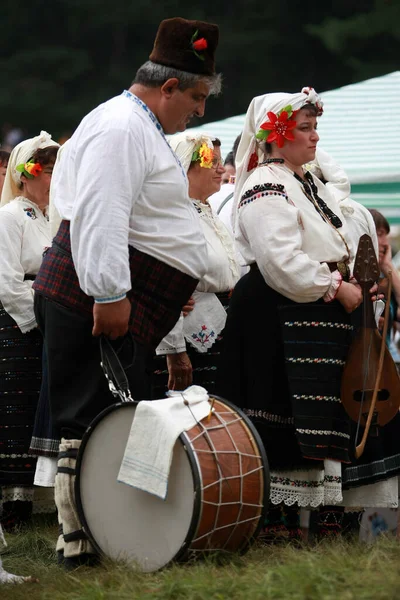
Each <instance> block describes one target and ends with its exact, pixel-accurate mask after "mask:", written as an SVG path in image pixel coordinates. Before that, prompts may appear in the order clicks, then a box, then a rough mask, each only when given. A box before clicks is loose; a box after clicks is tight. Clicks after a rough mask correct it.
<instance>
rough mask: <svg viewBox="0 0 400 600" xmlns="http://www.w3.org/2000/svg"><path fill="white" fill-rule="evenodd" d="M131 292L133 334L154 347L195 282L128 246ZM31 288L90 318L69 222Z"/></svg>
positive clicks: (90, 304) (64, 223) (88, 299)
mask: <svg viewBox="0 0 400 600" xmlns="http://www.w3.org/2000/svg"><path fill="white" fill-rule="evenodd" d="M129 261H130V270H131V283H132V289H131V290H130V291H129V292H128V294H127V296H128V298H129V300H130V301H131V303H132V312H131V325H130V329H131V331H132V334H133V335H134V337H135V338H136V339H137V341H138V342H140V343H142V344H148V345H150V346H151V347H153V348H155V347H156V346H157V345H158V344H159V343H160V341H161V340H162V338H163V337H164V336H165V335H166V334H167V333H168V332H169V331H170V330H171V329H172V327H173V326H174V325H175V323H176V321H177V320H178V318H179V314H180V311H181V309H182V306H183V305H184V304H185V303H186V302H187V300H188V299H189V298H190V296H191V294H192V292H193V291H194V289H195V287H196V285H197V283H198V282H197V280H196V279H193V278H192V277H190V276H189V275H186V274H185V273H181V271H178V270H177V269H174V268H173V267H170V266H169V265H166V264H165V263H163V262H161V261H160V260H158V259H156V258H153V257H152V256H149V255H148V254H144V253H143V252H140V251H139V250H136V249H135V248H133V247H132V246H129ZM33 288H34V290H35V292H36V293H37V294H42V295H43V296H45V297H47V298H49V299H50V300H55V301H56V302H59V303H60V304H62V305H63V306H66V307H68V308H71V309H73V310H75V311H77V312H80V313H87V314H90V315H92V310H93V303H94V300H93V298H92V297H91V296H87V295H86V294H85V293H84V292H83V291H82V290H81V288H80V287H79V281H78V277H77V274H76V271H75V267H74V263H73V261H72V255H71V241H70V235H69V221H62V223H61V226H60V229H59V230H58V233H57V235H56V237H55V238H54V241H53V245H52V246H51V248H49V250H47V252H46V253H45V255H44V258H43V262H42V265H41V267H40V270H39V273H38V274H37V276H36V279H35V282H34V284H33Z"/></svg>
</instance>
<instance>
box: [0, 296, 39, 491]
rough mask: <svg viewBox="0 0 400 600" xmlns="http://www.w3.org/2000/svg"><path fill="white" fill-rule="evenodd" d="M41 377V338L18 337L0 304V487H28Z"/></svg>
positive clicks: (32, 335) (31, 334)
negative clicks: (31, 446)
mask: <svg viewBox="0 0 400 600" xmlns="http://www.w3.org/2000/svg"><path fill="white" fill-rule="evenodd" d="M41 375H42V336H41V334H40V332H39V330H38V329H34V330H32V331H29V332H28V333H21V330H20V329H19V327H18V326H17V324H16V322H15V321H14V319H13V318H12V317H10V315H9V314H8V313H7V312H6V311H5V310H4V308H3V306H2V305H1V304H0V486H12V487H13V486H31V485H33V478H34V473H35V467H36V459H35V458H33V457H32V456H29V454H28V451H29V445H30V441H31V437H32V428H33V423H34V419H35V412H36V407H37V403H38V398H39V392H40V384H41Z"/></svg>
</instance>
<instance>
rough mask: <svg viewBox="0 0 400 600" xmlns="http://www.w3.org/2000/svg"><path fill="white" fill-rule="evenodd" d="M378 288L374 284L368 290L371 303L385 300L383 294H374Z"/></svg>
mask: <svg viewBox="0 0 400 600" xmlns="http://www.w3.org/2000/svg"><path fill="white" fill-rule="evenodd" d="M378 288H379V285H378V284H377V283H374V285H373V286H372V288H371V289H370V290H369V293H370V295H371V301H372V302H375V301H376V300H384V299H385V294H377V293H376V292H377V291H378Z"/></svg>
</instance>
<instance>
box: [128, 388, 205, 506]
mask: <svg viewBox="0 0 400 600" xmlns="http://www.w3.org/2000/svg"><path fill="white" fill-rule="evenodd" d="M169 396H170V397H169V398H165V399H163V400H153V401H149V402H147V401H145V400H142V401H141V402H139V404H138V406H137V408H136V412H135V416H134V419H133V423H132V427H131V431H130V434H129V438H128V442H127V445H126V449H125V453H124V457H123V459H122V464H121V468H120V471H119V474H118V481H119V482H121V483H126V484H127V485H131V486H133V487H135V488H138V489H140V490H144V491H145V492H148V493H149V494H154V495H155V496H158V497H159V498H162V499H163V500H165V498H166V496H167V491H168V475H169V471H170V467H171V461H172V452H173V448H174V445H175V443H176V441H177V439H178V437H179V436H180V434H181V433H182V432H183V431H187V430H189V429H191V428H192V427H194V425H196V423H197V422H198V421H201V420H202V419H204V418H205V417H206V416H207V415H208V414H209V412H210V403H209V401H208V399H209V397H208V394H207V391H206V390H205V389H204V388H202V387H200V386H197V385H192V386H190V387H188V388H187V389H186V390H184V391H183V392H169ZM184 402H186V403H187V404H185V403H184Z"/></svg>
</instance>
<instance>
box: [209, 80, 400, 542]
mask: <svg viewBox="0 0 400 600" xmlns="http://www.w3.org/2000/svg"><path fill="white" fill-rule="evenodd" d="M322 112H323V109H322V102H321V100H320V98H319V96H318V94H317V93H316V92H315V91H314V90H313V89H312V88H303V90H302V92H300V93H298V94H287V93H274V94H266V95H264V96H259V97H257V98H254V99H253V101H252V102H251V104H250V106H249V109H248V111H247V115H246V120H245V127H244V131H243V135H242V139H241V142H240V145H239V148H238V153H237V157H236V168H237V171H236V191H235V214H234V217H235V236H236V241H237V245H238V250H239V251H240V253H241V254H242V256H243V257H244V259H245V260H246V262H247V264H249V265H250V272H249V273H248V274H247V275H245V276H244V277H243V278H242V279H241V280H240V281H239V283H238V284H237V286H236V288H235V290H234V292H233V295H232V299H231V303H230V308H229V315H228V319H227V324H226V328H225V333H224V343H225V348H224V352H223V355H222V357H221V368H220V371H219V374H218V393H219V394H221V395H223V396H225V397H226V398H228V399H229V400H231V401H233V402H235V403H236V404H237V405H238V406H241V407H243V408H244V410H245V412H246V413H247V414H248V415H249V416H250V417H251V419H252V420H253V422H254V424H255V425H256V427H257V429H258V431H259V433H260V435H261V437H262V439H263V442H264V445H265V448H266V452H267V456H268V459H269V463H270V467H271V494H270V500H271V511H270V515H271V521H273V519H274V515H275V516H276V515H277V513H278V512H279V510H280V509H281V508H282V507H284V511H286V512H287V511H288V510H289V507H292V506H296V507H299V506H303V507H314V508H316V507H321V506H330V505H340V504H343V503H344V504H345V505H346V506H352V505H353V504H352V498H351V494H352V492H353V490H349V491H347V492H345V491H344V489H343V484H342V465H343V471H344V472H345V470H346V466H347V467H351V463H352V461H353V460H354V457H353V450H354V448H353V446H354V437H353V434H352V428H351V424H350V419H349V417H348V416H347V414H346V412H345V410H344V408H343V406H342V404H341V400H340V384H341V374H342V368H343V366H344V364H345V360H346V356H347V349H348V346H349V344H350V341H351V336H352V331H353V322H352V313H353V312H354V311H355V310H356V309H357V308H358V306H359V305H360V304H361V302H362V293H361V289H360V287H359V286H358V285H357V282H356V281H355V280H354V279H353V278H352V276H351V265H352V263H353V261H354V255H355V252H356V250H357V244H358V239H356V238H357V236H356V235H355V233H354V232H355V231H356V228H355V227H353V226H352V223H348V222H347V220H346V219H345V218H344V217H343V214H342V213H341V210H340V206H339V203H338V201H337V199H336V197H335V194H333V193H332V191H331V190H330V189H329V186H328V185H325V184H324V183H323V182H322V181H321V180H320V179H319V178H318V177H317V176H315V175H314V174H312V173H311V171H310V170H309V169H308V168H307V165H308V164H309V163H311V162H312V161H314V159H315V155H316V149H317V144H318V140H319V136H318V133H317V117H319V116H320V115H321V114H322ZM336 183H337V184H339V183H340V182H338V181H337V182H336ZM350 225H351V226H350ZM232 374H234V376H232ZM399 468H400V463H399V465H398V466H396V469H395V472H393V471H392V472H385V473H384V472H383V471H384V470H383V471H380V473H379V475H377V474H374V473H373V469H372V470H371V471H370V472H369V474H368V478H367V480H364V482H363V481H362V480H359V481H358V482H357V483H354V482H353V483H354V484H355V485H357V486H363V483H368V484H370V485H369V486H368V488H370V489H369V498H370V500H371V502H373V501H374V496H375V500H376V498H377V497H380V498H381V500H382V497H381V496H379V493H380V491H381V490H382V486H381V485H380V484H379V483H376V482H377V481H380V480H388V479H390V478H391V477H392V476H394V475H397V472H398V471H399V470H400V469H399ZM383 484H386V481H384V482H383ZM349 487H352V485H349ZM389 488H390V490H389ZM389 488H387V490H386V491H387V492H388V493H387V495H386V498H385V500H384V501H385V502H387V503H388V504H390V503H391V502H394V501H395V496H396V490H395V486H389ZM364 500H365V495H364ZM396 501H397V499H396ZM388 504H386V505H388ZM357 505H359V503H357ZM364 505H365V504H364ZM322 514H323V513H322V512H321V515H322ZM341 514H342V513H341V511H340V510H339V511H338V513H337V516H335V519H336V518H337V521H338V523H339V521H340V520H341ZM278 521H279V519H278V518H277V519H276V524H277V530H279V528H280V526H281V525H279V524H278ZM322 521H323V519H322ZM322 525H324V524H323V523H322ZM335 526H336V523H335V522H333V523H329V524H328V523H326V527H325V530H326V531H332V530H334V529H335ZM270 532H272V533H273V532H274V529H273V527H272V528H271V529H270Z"/></svg>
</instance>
